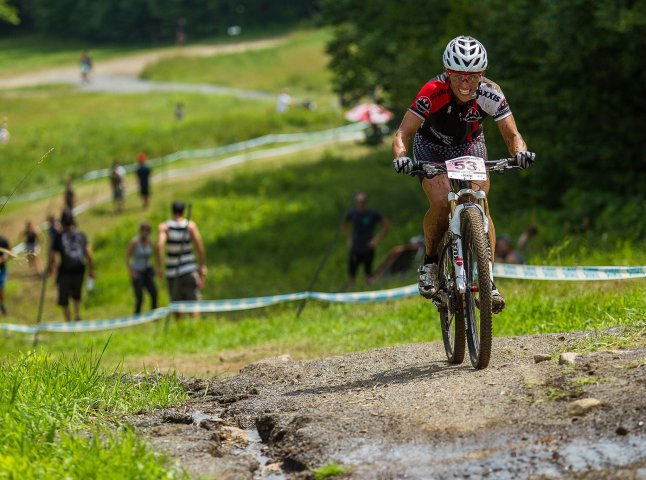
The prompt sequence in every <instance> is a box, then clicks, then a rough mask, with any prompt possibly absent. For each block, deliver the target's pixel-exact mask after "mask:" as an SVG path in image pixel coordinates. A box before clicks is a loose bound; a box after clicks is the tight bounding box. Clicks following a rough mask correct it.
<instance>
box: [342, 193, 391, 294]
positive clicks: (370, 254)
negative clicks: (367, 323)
mask: <svg viewBox="0 0 646 480" xmlns="http://www.w3.org/2000/svg"><path fill="white" fill-rule="evenodd" d="M354 202H355V208H352V209H350V210H349V211H348V213H346V215H345V221H344V222H343V225H342V226H343V231H344V233H345V237H346V239H347V241H348V246H349V247H350V257H349V259H348V273H349V276H350V278H349V283H350V285H352V284H354V282H355V280H356V277H357V271H358V270H359V266H361V265H363V269H364V272H365V274H366V283H368V284H370V283H372V262H373V261H374V259H375V248H376V247H377V245H378V244H379V242H380V241H381V239H382V238H384V236H385V235H386V233H388V230H389V229H390V223H389V222H388V220H387V219H386V218H385V217H384V216H383V215H382V214H381V213H379V212H378V211H376V210H373V209H372V208H368V197H367V195H366V194H365V193H363V192H357V193H356V194H355V196H354ZM377 225H381V229H380V230H379V232H378V233H377V235H375V227H376V226H377ZM350 226H352V232H350Z"/></svg>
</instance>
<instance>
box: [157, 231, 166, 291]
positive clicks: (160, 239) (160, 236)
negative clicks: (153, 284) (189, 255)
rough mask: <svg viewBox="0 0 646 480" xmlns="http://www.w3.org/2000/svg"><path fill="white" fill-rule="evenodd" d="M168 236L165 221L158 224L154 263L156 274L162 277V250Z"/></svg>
mask: <svg viewBox="0 0 646 480" xmlns="http://www.w3.org/2000/svg"><path fill="white" fill-rule="evenodd" d="M167 238H168V226H167V225H166V223H162V224H160V225H159V230H158V232H157V244H156V245H155V263H156V266H157V275H158V276H159V277H160V278H162V277H163V272H164V270H163V269H162V251H163V250H164V245H166V239H167Z"/></svg>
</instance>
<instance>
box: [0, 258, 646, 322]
mask: <svg viewBox="0 0 646 480" xmlns="http://www.w3.org/2000/svg"><path fill="white" fill-rule="evenodd" d="M494 274H495V276H496V278H515V279H525V280H548V281H554V280H557V281H560V280H578V281H580V280H621V279H630V278H643V277H646V266H643V267H549V266H538V265H511V264H497V265H496V266H495V268H494ZM416 295H418V292H417V284H413V285H408V286H405V287H398V288H390V289H386V290H374V291H368V292H347V293H325V292H298V293H288V294H282V295H270V296H266V297H250V298H237V299H229V300H207V301H197V302H173V303H171V304H170V305H169V306H168V307H163V308H158V309H156V310H152V311H150V312H147V313H144V314H141V315H131V316H126V317H118V318H111V319H107V320H86V321H82V322H49V323H41V324H38V325H19V324H11V323H0V331H2V330H4V331H8V332H17V333H28V334H35V333H37V332H59V333H63V332H95V331H99V330H111V329H115V328H123V327H131V326H134V325H141V324H144V323H149V322H153V321H155V320H159V319H160V318H164V317H166V316H167V315H169V314H171V313H218V312H233V311H239V310H250V309H253V308H262V307H267V306H270V305H277V304H279V303H285V302H293V301H296V300H305V299H313V300H320V301H324V302H336V303H364V302H383V301H388V300H397V299H400V298H407V297H412V296H416Z"/></svg>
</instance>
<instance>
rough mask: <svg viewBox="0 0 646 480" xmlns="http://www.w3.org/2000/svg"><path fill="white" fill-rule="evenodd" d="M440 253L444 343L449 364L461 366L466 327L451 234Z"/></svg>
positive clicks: (448, 235)
mask: <svg viewBox="0 0 646 480" xmlns="http://www.w3.org/2000/svg"><path fill="white" fill-rule="evenodd" d="M442 245H443V246H444V248H443V249H442V251H441V252H440V268H439V279H438V280H439V288H440V292H441V293H440V295H442V296H443V302H442V304H441V305H440V306H439V308H438V309H439V312H440V324H441V326H442V341H443V342H444V351H445V352H446V358H447V359H448V361H449V363H452V364H459V363H462V361H463V360H464V350H465V333H464V330H465V325H464V310H463V308H462V303H463V302H462V296H461V295H460V294H459V293H458V292H457V290H456V288H455V275H454V268H453V259H452V256H451V240H450V234H449V233H448V232H447V234H446V236H445V237H444V242H442Z"/></svg>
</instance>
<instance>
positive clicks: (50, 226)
mask: <svg viewBox="0 0 646 480" xmlns="http://www.w3.org/2000/svg"><path fill="white" fill-rule="evenodd" d="M70 213H71V210H70ZM60 233H61V222H59V221H58V220H56V218H54V215H52V214H51V213H50V214H49V215H47V236H48V238H49V245H48V255H49V252H51V250H52V246H53V245H54V240H56V237H58V236H59V235H60Z"/></svg>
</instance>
